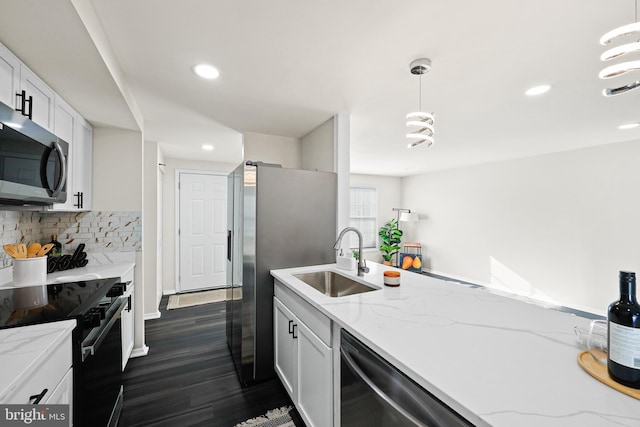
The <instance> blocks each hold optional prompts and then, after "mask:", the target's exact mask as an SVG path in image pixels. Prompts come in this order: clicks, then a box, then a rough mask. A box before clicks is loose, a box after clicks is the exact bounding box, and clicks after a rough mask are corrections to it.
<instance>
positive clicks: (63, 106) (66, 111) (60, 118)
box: [49, 97, 78, 211]
mask: <svg viewBox="0 0 640 427" xmlns="http://www.w3.org/2000/svg"><path fill="white" fill-rule="evenodd" d="M77 114H78V113H76V111H75V110H74V109H73V108H71V106H69V104H67V103H66V102H64V101H63V100H62V99H60V97H56V98H55V126H54V130H55V134H56V136H58V137H59V138H62V139H63V140H64V141H65V142H67V143H68V144H69V152H68V154H67V200H66V202H64V203H56V204H54V205H53V206H51V207H50V208H49V210H54V211H72V210H74V206H73V178H74V177H73V167H72V165H73V163H74V162H73V158H74V150H75V139H76V138H75V134H76V121H77V119H76V116H77Z"/></svg>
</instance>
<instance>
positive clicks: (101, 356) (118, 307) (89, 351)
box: [74, 298, 127, 427]
mask: <svg viewBox="0 0 640 427" xmlns="http://www.w3.org/2000/svg"><path fill="white" fill-rule="evenodd" d="M126 303H127V300H125V299H122V298H118V299H117V300H116V302H115V303H113V304H112V306H111V307H110V308H109V310H108V311H107V313H106V316H105V321H104V322H103V324H102V325H100V327H97V328H94V329H93V330H91V332H90V333H89V335H87V337H86V338H85V339H84V341H83V342H82V344H81V348H80V351H81V353H82V357H81V360H82V362H81V363H80V366H79V372H78V373H79V381H78V386H79V389H78V390H77V391H78V392H77V393H75V396H76V397H77V399H75V400H74V404H75V409H74V415H75V418H74V425H76V426H82V427H84V426H91V427H94V426H95V427H104V426H115V425H117V423H118V418H119V417H120V412H121V411H122V328H121V315H122V310H123V309H124V308H125V306H126ZM74 391H75V390H74Z"/></svg>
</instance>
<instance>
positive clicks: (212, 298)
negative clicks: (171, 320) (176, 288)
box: [167, 289, 227, 310]
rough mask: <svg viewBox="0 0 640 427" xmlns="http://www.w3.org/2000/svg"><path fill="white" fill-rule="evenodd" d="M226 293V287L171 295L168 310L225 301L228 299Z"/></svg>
mask: <svg viewBox="0 0 640 427" xmlns="http://www.w3.org/2000/svg"><path fill="white" fill-rule="evenodd" d="M226 295H227V290H226V289H216V290H213V291H203V292H193V293H190V294H178V295H171V296H170V297H169V302H168V303H167V310H173V309H176V308H185V307H193V306H195V305H201V304H210V303H212V302H220V301H224V300H225V299H226Z"/></svg>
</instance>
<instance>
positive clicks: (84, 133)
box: [72, 115, 93, 211]
mask: <svg viewBox="0 0 640 427" xmlns="http://www.w3.org/2000/svg"><path fill="white" fill-rule="evenodd" d="M75 125H76V134H75V139H74V141H73V150H72V153H73V154H72V156H73V157H72V164H73V194H72V196H73V198H74V202H73V205H74V207H75V210H81V211H90V210H91V207H92V204H93V197H92V190H91V189H92V186H93V127H92V126H91V125H90V124H89V122H87V121H86V120H85V119H84V118H82V116H80V115H78V116H76V123H75Z"/></svg>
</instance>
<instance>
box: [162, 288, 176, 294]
mask: <svg viewBox="0 0 640 427" xmlns="http://www.w3.org/2000/svg"><path fill="white" fill-rule="evenodd" d="M176 293H177V292H176V290H175V289H171V290H168V291H162V295H175V294H176Z"/></svg>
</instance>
